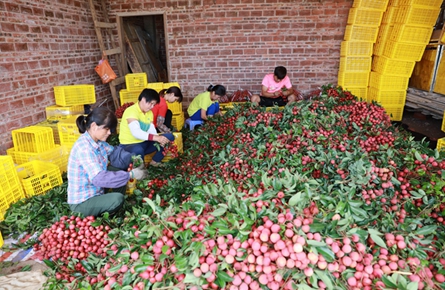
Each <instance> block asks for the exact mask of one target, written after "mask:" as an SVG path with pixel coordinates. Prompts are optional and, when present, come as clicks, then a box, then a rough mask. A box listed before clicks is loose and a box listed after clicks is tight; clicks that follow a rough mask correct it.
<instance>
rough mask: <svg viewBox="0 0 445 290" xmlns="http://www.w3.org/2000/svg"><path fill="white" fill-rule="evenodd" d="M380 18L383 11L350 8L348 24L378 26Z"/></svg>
mask: <svg viewBox="0 0 445 290" xmlns="http://www.w3.org/2000/svg"><path fill="white" fill-rule="evenodd" d="M382 17H383V10H375V9H367V8H351V9H349V15H348V24H356V25H370V26H379V25H380V22H381V21H382Z"/></svg>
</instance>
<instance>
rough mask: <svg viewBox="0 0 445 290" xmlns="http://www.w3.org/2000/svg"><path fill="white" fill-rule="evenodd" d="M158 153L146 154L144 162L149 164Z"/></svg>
mask: <svg viewBox="0 0 445 290" xmlns="http://www.w3.org/2000/svg"><path fill="white" fill-rule="evenodd" d="M155 154H156V152H153V153H150V154H147V155H145V156H144V162H145V164H149V163H150V162H151V160H152V159H153V156H154V155H155Z"/></svg>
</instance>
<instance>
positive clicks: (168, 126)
mask: <svg viewBox="0 0 445 290" xmlns="http://www.w3.org/2000/svg"><path fill="white" fill-rule="evenodd" d="M159 97H160V101H159V104H156V106H154V108H153V109H151V111H152V112H153V123H154V125H155V127H156V129H157V130H158V132H160V133H171V131H172V119H173V113H172V111H171V110H169V109H168V105H167V102H169V103H174V102H182V93H181V89H179V88H178V87H170V88H168V90H162V91H160V92H159ZM177 129H178V130H180V129H181V128H177Z"/></svg>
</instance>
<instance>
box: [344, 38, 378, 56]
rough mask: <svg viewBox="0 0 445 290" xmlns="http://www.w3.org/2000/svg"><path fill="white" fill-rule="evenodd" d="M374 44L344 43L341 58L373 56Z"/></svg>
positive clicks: (367, 42)
mask: <svg viewBox="0 0 445 290" xmlns="http://www.w3.org/2000/svg"><path fill="white" fill-rule="evenodd" d="M373 48H374V43H373V42H371V41H342V42H341V48H340V55H341V56H372V50H373Z"/></svg>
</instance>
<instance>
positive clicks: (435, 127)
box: [400, 109, 445, 148]
mask: <svg viewBox="0 0 445 290" xmlns="http://www.w3.org/2000/svg"><path fill="white" fill-rule="evenodd" d="M400 123H401V125H402V126H403V127H404V128H405V129H406V130H408V131H410V132H411V133H412V134H413V136H414V137H415V138H416V140H421V139H422V138H424V137H426V138H428V139H429V141H430V147H431V148H436V145H437V140H438V139H440V138H444V137H445V132H443V131H442V119H435V118H433V117H432V116H427V115H424V114H422V113H421V112H416V111H409V110H406V109H405V111H404V113H403V118H402V121H401V122H400Z"/></svg>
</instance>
